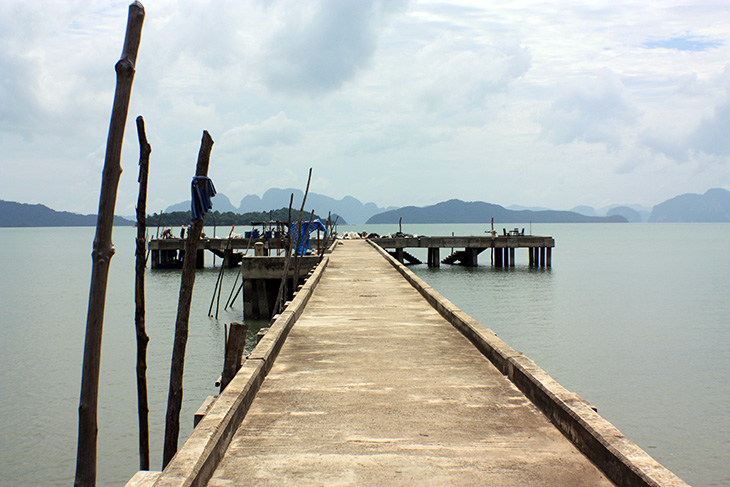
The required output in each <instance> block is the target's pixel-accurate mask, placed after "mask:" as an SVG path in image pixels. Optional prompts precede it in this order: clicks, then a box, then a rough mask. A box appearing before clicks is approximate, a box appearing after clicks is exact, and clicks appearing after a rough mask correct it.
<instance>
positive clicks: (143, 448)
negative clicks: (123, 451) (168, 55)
mask: <svg viewBox="0 0 730 487" xmlns="http://www.w3.org/2000/svg"><path fill="white" fill-rule="evenodd" d="M137 137H138V138H139V197H138V198H137V251H136V257H137V262H136V268H135V287H134V303H135V313H134V324H135V330H136V333H137V412H138V416H139V469H140V470H149V469H150V430H149V407H148V402H147V343H148V342H149V341H150V338H149V337H148V336H147V331H146V330H145V308H144V306H145V303H144V273H145V267H147V265H146V264H147V263H146V258H145V250H146V249H145V247H146V246H147V236H146V234H147V217H146V214H147V175H148V169H149V163H150V153H151V152H152V148H151V147H150V144H149V142H147V134H145V130H144V119H143V118H142V117H141V116H139V117H137Z"/></svg>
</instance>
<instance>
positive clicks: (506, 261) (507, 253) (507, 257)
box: [503, 247, 510, 267]
mask: <svg viewBox="0 0 730 487" xmlns="http://www.w3.org/2000/svg"><path fill="white" fill-rule="evenodd" d="M503 253H504V266H505V267H509V266H510V262H509V249H508V248H506V247H505V249H504V252H503Z"/></svg>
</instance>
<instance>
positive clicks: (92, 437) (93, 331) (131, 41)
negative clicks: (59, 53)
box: [74, 2, 145, 486]
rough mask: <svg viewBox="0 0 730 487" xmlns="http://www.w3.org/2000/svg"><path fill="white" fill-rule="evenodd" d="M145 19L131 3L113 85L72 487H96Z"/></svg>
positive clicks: (136, 3)
mask: <svg viewBox="0 0 730 487" xmlns="http://www.w3.org/2000/svg"><path fill="white" fill-rule="evenodd" d="M144 13H145V12H144V7H143V6H142V4H141V3H139V2H134V3H133V4H132V5H130V6H129V14H128V18H127V31H126V34H125V38H124V48H123V50H122V57H121V58H120V59H119V61H118V62H117V64H116V65H115V71H116V73H117V85H116V91H115V93H114V104H113V106H112V115H111V121H110V123H109V134H108V136H107V143H106V156H105V158H104V169H103V171H102V180H101V193H100V195H99V214H98V217H97V221H96V235H95V237H94V245H93V250H92V253H91V258H92V268H91V286H90V290H89V309H88V313H87V316H86V339H85V342H84V364H83V370H82V375H81V397H80V400H79V437H78V447H77V451H76V478H75V481H74V485H77V486H93V485H96V438H97V432H98V426H97V405H98V399H99V365H100V362H101V337H102V328H103V324H104V304H105V301H106V286H107V278H108V277H109V264H110V261H111V258H112V256H113V255H114V245H113V244H112V229H113V227H114V206H115V205H116V200H117V188H118V187H119V177H120V176H121V174H122V166H121V156H122V142H123V139H124V128H125V126H126V121H127V113H128V110H129V99H130V96H131V93H132V81H133V80H134V72H135V63H136V62H137V51H138V50H139V43H140V38H141V35H142V24H143V22H144Z"/></svg>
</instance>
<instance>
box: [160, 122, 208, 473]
mask: <svg viewBox="0 0 730 487" xmlns="http://www.w3.org/2000/svg"><path fill="white" fill-rule="evenodd" d="M212 149H213V139H212V138H211V136H210V134H209V133H208V131H207V130H206V131H204V132H203V139H202V141H201V143H200V152H199V153H198V164H197V166H196V169H195V175H196V176H203V177H207V176H208V165H209V164H210V152H211V150H212ZM198 184H202V183H198ZM203 224H204V218H203V219H201V218H197V219H194V220H193V221H192V222H191V224H190V229H189V230H188V236H187V239H186V240H185V258H184V259H183V268H182V277H181V278H180V296H179V298H178V303H177V318H176V320H175V343H174V344H173V348H172V364H171V366H170V390H169V393H168V396H167V414H166V417H165V446H164V452H163V459H162V467H163V468H164V467H165V466H166V465H167V464H168V463H170V460H172V457H173V456H175V453H176V452H177V441H178V436H179V435H180V409H181V408H182V397H183V389H182V381H183V369H184V366H185V346H186V345H187V342H188V321H189V319H190V303H191V300H192V297H193V285H194V284H195V260H196V259H195V252H196V251H197V249H198V241H199V240H200V234H201V233H202V232H203Z"/></svg>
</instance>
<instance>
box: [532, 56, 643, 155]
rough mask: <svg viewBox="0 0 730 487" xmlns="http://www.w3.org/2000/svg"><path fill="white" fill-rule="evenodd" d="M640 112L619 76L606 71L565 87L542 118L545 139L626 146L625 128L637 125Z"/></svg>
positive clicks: (610, 147) (561, 142)
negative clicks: (623, 134) (622, 136)
mask: <svg viewBox="0 0 730 487" xmlns="http://www.w3.org/2000/svg"><path fill="white" fill-rule="evenodd" d="M638 116H639V110H638V109H637V108H636V106H635V105H634V103H633V102H632V101H631V99H630V97H629V95H628V92H627V90H626V88H625V86H624V84H623V83H622V82H621V80H620V79H619V77H618V76H617V75H616V74H615V73H614V72H613V71H611V70H609V69H607V68H604V69H602V70H600V71H599V72H598V73H596V75H595V76H593V77H591V78H590V79H585V80H582V81H581V82H580V83H573V84H572V85H570V86H568V87H567V88H564V89H563V90H562V93H560V95H558V97H557V99H556V100H555V101H554V102H553V104H552V106H551V107H550V109H549V110H548V112H547V113H545V114H544V115H543V116H542V118H541V119H540V123H541V124H542V136H543V137H545V138H546V139H547V140H549V141H550V142H552V143H554V144H568V143H571V142H576V141H582V142H588V143H593V144H604V145H605V146H606V149H607V150H609V151H614V150H617V149H619V148H620V147H621V146H622V143H623V142H622V140H621V129H622V128H623V127H626V126H630V125H633V124H635V123H636V122H637V120H638Z"/></svg>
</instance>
